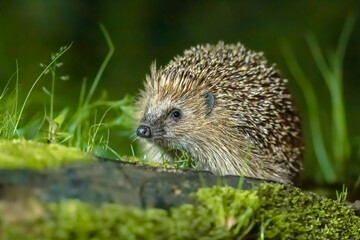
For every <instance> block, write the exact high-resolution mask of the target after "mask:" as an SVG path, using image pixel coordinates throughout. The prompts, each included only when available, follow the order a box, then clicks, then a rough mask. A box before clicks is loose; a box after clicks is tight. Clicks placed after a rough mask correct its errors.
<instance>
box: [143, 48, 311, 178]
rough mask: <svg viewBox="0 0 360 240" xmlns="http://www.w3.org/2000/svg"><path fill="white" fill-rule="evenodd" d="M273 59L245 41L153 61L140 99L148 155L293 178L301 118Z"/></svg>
mask: <svg viewBox="0 0 360 240" xmlns="http://www.w3.org/2000/svg"><path fill="white" fill-rule="evenodd" d="M286 83H287V80H286V79H284V78H283V77H281V75H280V73H279V71H278V70H277V69H276V68H275V65H269V64H268V63H267V61H266V59H265V58H264V55H263V53H262V52H254V51H251V50H247V49H246V48H245V47H244V46H243V45H242V44H240V43H237V44H224V43H223V42H218V43H217V44H216V45H211V44H206V45H197V46H195V47H191V48H190V49H188V50H185V51H184V53H183V55H182V56H176V57H175V58H174V59H173V60H171V61H170V62H169V63H168V65H166V66H165V67H159V68H157V67H156V63H155V62H154V63H153V64H152V65H151V67H150V75H147V76H146V81H145V84H144V90H141V91H140V94H139V97H138V100H137V109H138V111H137V112H138V116H137V120H138V121H137V123H138V125H137V130H136V134H137V136H138V137H139V138H140V139H141V142H142V143H141V145H142V146H143V149H145V151H146V152H147V154H148V155H147V157H148V156H150V158H151V159H152V160H153V161H163V160H164V159H165V160H166V161H169V162H174V161H175V160H176V157H177V156H178V153H179V150H181V152H185V153H186V154H188V155H189V156H190V157H191V159H193V160H194V161H195V164H196V167H197V168H199V169H201V170H207V171H210V172H212V173H214V174H217V175H240V176H246V177H253V178H259V179H265V180H271V181H277V182H282V183H285V184H294V183H295V180H296V179H297V178H298V176H299V172H300V170H301V166H302V164H301V163H302V155H303V149H304V147H303V143H302V134H301V125H300V119H299V117H298V115H297V112H296V110H295V107H294V103H293V100H292V96H291V94H290V93H289V91H288V89H287V87H286Z"/></svg>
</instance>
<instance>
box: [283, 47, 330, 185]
mask: <svg viewBox="0 0 360 240" xmlns="http://www.w3.org/2000/svg"><path fill="white" fill-rule="evenodd" d="M283 53H284V57H285V61H286V64H287V66H288V68H289V70H290V72H291V74H292V75H293V76H294V78H295V80H296V81H297V83H298V85H299V86H300V88H301V90H302V92H303V94H304V97H305V101H306V106H307V110H308V116H309V126H310V134H311V137H312V144H313V147H314V152H315V155H316V159H317V161H318V164H319V167H320V170H321V173H322V175H323V176H324V179H325V181H326V182H328V183H331V182H335V180H336V174H335V171H334V168H333V165H332V164H331V161H330V157H329V155H328V153H327V151H326V148H325V141H324V137H323V134H322V130H321V121H320V115H319V104H318V102H317V98H316V94H315V91H314V89H313V88H312V86H311V84H310V81H309V80H308V78H307V77H306V75H305V74H304V72H303V71H302V69H301V68H300V66H299V64H298V62H297V60H296V58H295V56H294V54H293V52H292V50H291V49H290V47H289V46H286V45H284V46H283Z"/></svg>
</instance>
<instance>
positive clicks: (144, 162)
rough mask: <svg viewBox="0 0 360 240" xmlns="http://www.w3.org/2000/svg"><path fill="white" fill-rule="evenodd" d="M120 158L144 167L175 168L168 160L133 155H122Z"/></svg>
mask: <svg viewBox="0 0 360 240" xmlns="http://www.w3.org/2000/svg"><path fill="white" fill-rule="evenodd" d="M121 160H122V161H124V162H128V163H133V164H135V165H139V166H144V167H146V166H149V167H162V168H175V166H174V165H171V164H170V163H168V162H155V161H148V160H143V159H141V158H138V157H134V156H122V157H121Z"/></svg>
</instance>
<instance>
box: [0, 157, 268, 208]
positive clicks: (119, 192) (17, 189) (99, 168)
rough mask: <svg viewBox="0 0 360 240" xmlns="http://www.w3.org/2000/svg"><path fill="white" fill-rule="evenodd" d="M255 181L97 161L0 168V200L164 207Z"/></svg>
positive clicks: (257, 182) (247, 185)
mask: <svg viewBox="0 0 360 240" xmlns="http://www.w3.org/2000/svg"><path fill="white" fill-rule="evenodd" d="M261 182H264V181H262V180H258V179H252V178H247V177H244V178H241V177H237V176H224V177H220V176H215V175H213V174H211V173H209V172H197V171H191V170H188V171H183V170H176V169H170V168H158V167H151V166H140V165H135V164H131V163H130V164H129V163H124V162H121V161H111V160H106V161H104V160H100V161H97V162H93V163H81V164H73V165H72V166H66V167H63V168H59V169H52V170H48V171H36V170H30V169H15V170H4V169H0V199H4V198H5V199H12V200H24V199H27V198H30V197H36V198H38V199H41V200H44V201H49V202H54V201H55V202H58V201H60V200H64V199H74V198H76V199H80V200H81V201H84V202H88V203H95V204H101V203H103V202H111V203H118V204H122V205H125V206H135V207H141V208H152V207H155V208H162V209H168V208H170V207H174V206H180V205H181V204H185V203H189V202H190V201H191V199H192V198H191V197H190V193H192V192H196V191H197V190H198V189H199V188H202V187H212V186H214V185H229V186H232V187H235V188H237V187H238V186H239V184H241V188H242V189H250V188H252V187H253V186H255V185H258V184H259V183H261Z"/></svg>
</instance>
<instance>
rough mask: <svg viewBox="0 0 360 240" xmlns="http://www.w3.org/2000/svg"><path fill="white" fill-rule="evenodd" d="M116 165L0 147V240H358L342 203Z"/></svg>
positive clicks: (22, 146) (16, 144) (32, 146)
mask: <svg viewBox="0 0 360 240" xmlns="http://www.w3.org/2000/svg"><path fill="white" fill-rule="evenodd" d="M125 159H126V160H127V161H130V163H129V162H128V163H124V162H121V161H112V160H102V159H95V158H94V157H92V156H91V155H90V156H89V155H88V154H84V153H82V152H80V151H79V149H75V148H66V147H64V146H60V145H57V144H43V143H38V142H31V141H25V140H13V141H0V239H13V240H17V239H21V240H30V239H31V240H33V239H39V240H55V239H56V240H70V239H80V240H87V239H93V240H95V239H129V240H132V239H134V240H135V239H149V240H150V239H164V240H165V239H179V240H180V239H360V218H359V217H358V216H356V215H355V212H354V210H353V209H352V208H351V207H349V205H348V204H346V203H345V202H344V200H345V195H346V194H344V195H342V196H341V197H339V199H338V200H332V199H328V198H326V197H323V196H320V195H318V194H315V193H311V192H306V191H302V190H301V189H299V188H296V187H292V186H287V185H282V184H276V183H263V182H264V181H262V180H258V179H251V178H246V177H236V176H224V177H219V176H215V175H213V174H211V173H208V172H199V171H190V170H188V171H185V170H177V169H175V168H170V167H169V166H167V165H166V164H165V165H160V166H159V165H154V164H153V165H149V164H148V163H144V162H141V161H140V160H139V159H135V160H133V161H132V159H131V158H125ZM155 166H156V167H155ZM167 167H169V168H167Z"/></svg>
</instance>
